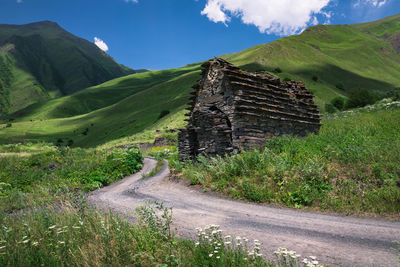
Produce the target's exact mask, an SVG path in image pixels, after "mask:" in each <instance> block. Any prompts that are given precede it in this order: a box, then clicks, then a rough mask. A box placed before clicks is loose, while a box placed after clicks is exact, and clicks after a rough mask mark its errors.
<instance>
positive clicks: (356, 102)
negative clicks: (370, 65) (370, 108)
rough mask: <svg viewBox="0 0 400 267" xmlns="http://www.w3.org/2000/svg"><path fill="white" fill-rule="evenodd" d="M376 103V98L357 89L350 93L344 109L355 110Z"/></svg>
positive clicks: (368, 92)
mask: <svg viewBox="0 0 400 267" xmlns="http://www.w3.org/2000/svg"><path fill="white" fill-rule="evenodd" d="M375 102H376V96H375V95H373V94H372V93H371V92H370V91H368V90H367V89H364V88H358V89H355V90H353V91H351V92H350V95H349V99H348V101H347V103H346V108H347V109H349V108H357V107H364V106H366V105H371V104H374V103H375Z"/></svg>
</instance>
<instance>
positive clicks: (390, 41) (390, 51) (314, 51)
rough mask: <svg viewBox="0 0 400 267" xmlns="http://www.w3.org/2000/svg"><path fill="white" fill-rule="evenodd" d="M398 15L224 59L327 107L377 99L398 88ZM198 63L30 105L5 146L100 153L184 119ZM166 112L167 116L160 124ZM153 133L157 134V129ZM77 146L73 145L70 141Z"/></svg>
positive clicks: (5, 133)
mask: <svg viewBox="0 0 400 267" xmlns="http://www.w3.org/2000/svg"><path fill="white" fill-rule="evenodd" d="M399 25H400V15H396V16H392V17H388V18H385V19H383V20H381V21H376V22H371V23H364V24H357V25H334V26H328V25H319V26H315V27H311V28H309V29H307V30H306V31H304V32H303V33H302V34H301V35H296V36H290V37H287V38H282V39H280V40H277V41H275V42H272V43H270V44H264V45H258V46H255V47H252V48H250V49H247V50H244V51H241V52H238V53H233V54H227V55H223V56H222V57H224V58H226V59H227V60H229V61H231V62H232V63H234V64H236V65H239V66H241V67H243V68H245V69H248V70H253V71H255V70H257V71H269V72H274V73H275V75H278V76H279V77H281V78H282V79H295V80H302V81H304V82H305V84H306V86H307V87H308V88H309V89H310V90H311V91H312V92H314V94H315V101H316V103H317V104H318V105H319V107H320V108H321V109H322V110H323V109H324V104H325V103H327V102H329V101H330V100H331V99H333V98H334V97H336V96H345V97H346V96H347V95H348V94H349V92H351V91H352V90H354V89H357V88H364V89H367V90H369V91H370V92H373V93H375V94H378V95H382V96H383V95H385V94H387V93H388V92H391V91H393V90H396V88H399V87H400V54H399V53H398V51H397V50H398V36H399V34H400V27H399ZM199 65H200V64H199V63H195V64H190V65H187V66H185V67H183V68H179V69H171V70H164V71H148V72H144V73H137V74H133V75H129V76H126V77H121V78H118V79H115V80H112V81H109V82H106V83H104V84H101V85H98V86H95V87H91V88H87V89H84V90H82V91H80V92H77V93H75V94H72V95H70V96H65V97H62V98H59V99H55V100H50V101H47V102H44V103H40V104H36V105H33V106H29V107H27V108H26V109H24V110H22V111H20V112H17V113H15V114H13V115H12V117H11V118H12V119H14V120H15V121H13V122H12V124H11V127H7V122H4V124H2V125H0V143H9V142H21V141H25V140H30V141H34V140H46V141H49V142H57V141H59V142H60V141H62V142H61V143H62V144H67V143H68V142H73V144H74V145H76V146H95V145H98V144H102V143H105V142H108V141H111V140H115V139H118V138H121V137H125V136H130V135H132V134H136V133H139V132H141V131H143V130H145V129H149V127H153V125H155V124H156V125H163V124H162V123H160V122H161V121H163V120H171V118H173V119H176V120H179V121H176V122H175V123H174V125H177V126H179V125H183V116H182V112H180V111H182V109H183V108H184V106H185V103H186V102H187V101H188V97H189V95H188V93H189V92H190V91H191V90H192V89H191V88H190V87H191V86H192V85H193V84H194V83H195V81H196V80H198V79H199V78H200V76H199V74H200V72H199ZM163 111H169V112H170V113H169V115H167V116H166V117H164V118H160V114H161V113H162V112H163ZM152 129H154V127H153V128H152ZM70 140H72V141H70Z"/></svg>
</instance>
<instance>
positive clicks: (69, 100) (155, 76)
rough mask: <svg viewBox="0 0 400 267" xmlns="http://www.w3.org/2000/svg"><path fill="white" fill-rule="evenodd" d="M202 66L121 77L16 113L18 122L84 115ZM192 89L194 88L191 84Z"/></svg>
mask: <svg viewBox="0 0 400 267" xmlns="http://www.w3.org/2000/svg"><path fill="white" fill-rule="evenodd" d="M198 68H199V66H194V67H189V68H180V69H169V70H162V71H148V72H144V73H137V74H131V75H128V76H125V77H121V78H117V79H114V80H111V81H108V82H106V83H103V84H100V85H98V86H94V87H90V88H87V89H84V90H82V91H79V92H77V93H75V94H72V95H69V96H64V97H61V98H57V99H53V100H50V101H47V102H43V103H37V104H35V105H31V106H29V107H27V108H25V109H23V110H21V111H19V112H17V113H15V114H12V116H11V117H12V118H13V119H15V120H17V121H30V120H39V119H41V120H46V119H54V118H66V117H73V116H76V115H82V114H86V113H89V112H92V111H94V110H97V109H100V108H104V107H107V106H110V105H112V104H115V103H117V102H118V101H121V100H122V99H125V98H126V97H128V96H131V95H133V94H135V93H138V92H140V91H142V90H147V89H149V88H151V87H153V86H155V85H157V84H161V83H163V82H166V81H171V80H173V79H174V78H176V77H179V76H180V75H182V74H185V73H188V72H191V71H194V70H196V69H198ZM188 87H190V85H189V84H188Z"/></svg>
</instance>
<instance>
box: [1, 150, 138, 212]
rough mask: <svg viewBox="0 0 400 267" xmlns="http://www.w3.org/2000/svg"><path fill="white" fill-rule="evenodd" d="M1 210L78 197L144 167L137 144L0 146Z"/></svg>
mask: <svg viewBox="0 0 400 267" xmlns="http://www.w3.org/2000/svg"><path fill="white" fill-rule="evenodd" d="M0 152H2V153H0V212H1V211H12V210H15V209H22V208H26V207H32V206H38V205H43V204H46V203H52V202H54V201H57V200H58V201H60V200H67V199H71V198H74V197H75V196H76V195H79V194H81V193H84V192H87V191H90V190H94V189H97V188H99V187H102V186H104V185H108V184H110V183H112V182H115V181H117V180H119V179H122V178H124V177H125V176H128V175H130V174H132V173H135V172H137V171H139V170H140V169H141V167H142V160H143V158H142V155H141V153H140V151H139V150H138V149H137V148H134V147H132V148H128V149H126V150H122V149H115V150H113V151H100V150H96V149H81V148H74V149H70V148H57V147H54V146H51V145H43V144H41V145H40V144H19V145H5V146H1V147H0Z"/></svg>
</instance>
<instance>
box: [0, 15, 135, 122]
mask: <svg viewBox="0 0 400 267" xmlns="http://www.w3.org/2000/svg"><path fill="white" fill-rule="evenodd" d="M0 58H2V59H1V62H0V65H1V67H0V70H3V71H2V72H0V113H3V114H4V113H10V112H15V111H17V110H19V109H21V108H24V107H26V106H28V105H30V104H33V103H36V102H42V101H45V100H48V99H51V98H56V97H59V96H63V95H69V94H71V93H74V92H77V91H79V90H82V89H84V88H87V87H90V86H93V85H97V84H100V83H103V82H105V81H108V80H111V79H113V78H117V77H121V76H125V75H127V74H131V73H134V70H131V69H130V68H127V67H125V66H123V65H121V64H118V63H117V62H115V60H114V59H113V58H112V57H111V56H109V55H108V54H106V53H105V52H103V51H102V50H100V49H99V48H98V47H97V46H96V45H95V44H93V43H91V42H89V41H87V40H85V39H82V38H80V37H77V36H75V35H73V34H71V33H69V32H68V31H66V30H64V29H63V28H61V27H60V26H59V25H58V24H57V23H55V22H51V21H41V22H34V23H29V24H24V25H10V24H0ZM5 62H8V64H5ZM5 73H8V75H9V74H10V73H11V74H12V75H11V78H12V84H10V82H8V83H7V84H5V83H4V81H2V80H4V76H5ZM26 95H31V96H32V95H36V97H26Z"/></svg>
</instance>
